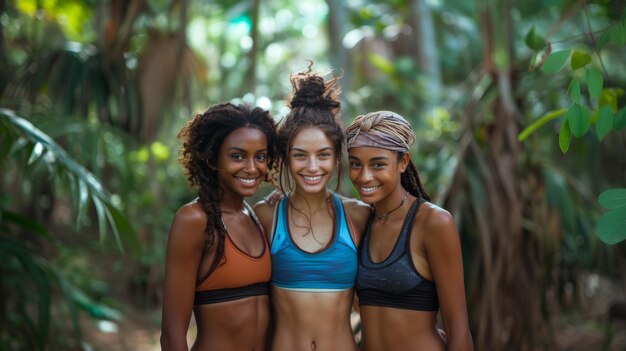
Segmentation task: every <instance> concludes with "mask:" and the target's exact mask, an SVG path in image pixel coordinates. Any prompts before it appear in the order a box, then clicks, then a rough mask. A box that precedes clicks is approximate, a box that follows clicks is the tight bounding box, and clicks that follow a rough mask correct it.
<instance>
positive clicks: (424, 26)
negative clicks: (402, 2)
mask: <svg viewBox="0 0 626 351" xmlns="http://www.w3.org/2000/svg"><path fill="white" fill-rule="evenodd" d="M409 13H410V16H409V22H410V26H411V28H413V33H414V35H413V36H412V38H413V40H414V42H415V45H414V46H413V47H414V48H415V50H413V51H414V52H413V55H414V58H415V62H416V63H417V67H418V68H419V69H420V70H421V72H422V73H423V74H424V75H425V76H426V77H427V79H426V86H425V90H424V92H425V93H426V94H428V96H427V97H426V99H425V100H426V102H427V106H426V108H425V109H426V110H430V109H431V108H432V107H434V106H436V105H437V104H438V103H439V100H440V98H441V67H440V66H439V55H438V54H437V52H438V51H437V41H436V39H435V26H434V24H433V14H432V12H431V11H430V8H429V7H428V5H427V4H426V1H425V0H409Z"/></svg>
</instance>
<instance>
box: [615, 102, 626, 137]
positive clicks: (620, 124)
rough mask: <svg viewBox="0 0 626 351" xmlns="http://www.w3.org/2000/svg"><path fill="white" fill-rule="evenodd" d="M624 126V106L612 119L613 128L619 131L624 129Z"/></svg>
mask: <svg viewBox="0 0 626 351" xmlns="http://www.w3.org/2000/svg"><path fill="white" fill-rule="evenodd" d="M624 127H626V107H624V108H622V109H621V110H619V112H617V113H616V114H615V119H614V120H613V128H615V130H617V131H620V130H622V129H624Z"/></svg>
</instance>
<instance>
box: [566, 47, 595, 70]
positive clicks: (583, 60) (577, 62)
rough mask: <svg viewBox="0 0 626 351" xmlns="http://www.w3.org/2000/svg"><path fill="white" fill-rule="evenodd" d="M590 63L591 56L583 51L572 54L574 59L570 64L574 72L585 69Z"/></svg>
mask: <svg viewBox="0 0 626 351" xmlns="http://www.w3.org/2000/svg"><path fill="white" fill-rule="evenodd" d="M589 62H591V56H590V55H589V54H587V53H585V52H581V51H574V53H573V54H572V59H571V60H570V64H571V67H572V69H573V70H577V69H579V68H582V67H585V66H586V65H587V64H589Z"/></svg>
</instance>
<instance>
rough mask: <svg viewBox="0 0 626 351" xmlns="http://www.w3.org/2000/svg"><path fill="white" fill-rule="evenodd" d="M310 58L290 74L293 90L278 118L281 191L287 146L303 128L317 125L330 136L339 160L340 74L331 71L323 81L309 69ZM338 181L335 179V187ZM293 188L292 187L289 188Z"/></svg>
mask: <svg viewBox="0 0 626 351" xmlns="http://www.w3.org/2000/svg"><path fill="white" fill-rule="evenodd" d="M311 66H313V62H311V61H309V67H308V68H307V69H306V70H305V71H302V72H299V73H297V74H293V75H291V76H290V77H289V80H290V81H291V86H292V87H293V91H292V93H291V95H290V97H289V98H288V99H287V102H288V104H289V106H290V107H291V111H290V112H289V113H288V114H287V115H286V116H285V117H284V118H283V119H282V120H281V121H280V122H279V124H278V128H277V133H278V137H277V140H276V149H277V152H278V156H279V159H280V172H279V185H280V187H281V189H282V190H283V192H285V190H286V188H287V187H286V186H285V182H284V177H285V175H286V172H285V171H286V170H287V169H288V167H287V164H288V156H289V149H290V148H291V145H292V144H293V139H294V138H295V136H296V135H297V134H298V133H299V132H300V131H301V130H303V129H306V128H311V127H314V128H317V129H320V130H321V131H322V132H324V134H325V135H326V136H327V137H328V138H329V139H330V140H331V142H332V143H333V146H334V149H335V155H336V159H337V160H341V156H342V150H343V144H344V133H343V125H342V123H341V119H340V118H339V116H338V115H339V107H340V103H339V101H338V97H339V94H340V93H341V89H340V88H339V85H338V80H339V78H340V77H339V76H336V75H334V74H333V76H332V78H330V79H329V80H327V81H324V78H323V77H322V76H321V75H320V74H319V73H314V72H312V71H311ZM342 174H343V167H342V163H341V162H339V163H338V178H337V179H341V176H342ZM339 185H340V182H339V181H337V188H336V191H337V190H338V189H339ZM289 190H292V189H289Z"/></svg>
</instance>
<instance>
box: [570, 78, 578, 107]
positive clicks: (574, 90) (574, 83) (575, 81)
mask: <svg viewBox="0 0 626 351" xmlns="http://www.w3.org/2000/svg"><path fill="white" fill-rule="evenodd" d="M569 91H570V94H571V95H572V100H573V101H574V102H575V103H577V104H580V83H579V82H578V79H576V78H574V79H572V82H571V83H570V86H569Z"/></svg>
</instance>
